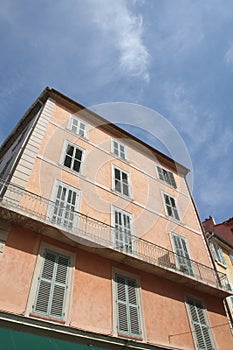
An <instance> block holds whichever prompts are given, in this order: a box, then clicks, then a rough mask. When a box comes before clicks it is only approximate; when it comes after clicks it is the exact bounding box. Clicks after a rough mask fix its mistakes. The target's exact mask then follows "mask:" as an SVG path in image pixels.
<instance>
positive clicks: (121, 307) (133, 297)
mask: <svg viewBox="0 0 233 350" xmlns="http://www.w3.org/2000/svg"><path fill="white" fill-rule="evenodd" d="M116 304H117V318H118V333H125V334H128V335H132V336H140V335H141V330H140V320H139V305H138V299H137V284H136V280H134V279H130V278H127V277H123V276H120V275H118V274H117V275H116Z"/></svg>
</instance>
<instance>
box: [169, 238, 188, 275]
mask: <svg viewBox="0 0 233 350" xmlns="http://www.w3.org/2000/svg"><path fill="white" fill-rule="evenodd" d="M172 243H173V247H174V251H175V253H176V254H177V255H176V261H177V264H178V267H179V269H180V270H181V271H182V272H184V273H187V274H188V275H191V276H193V270H192V264H191V261H190V256H189V252H188V247H187V244H186V240H185V238H184V237H182V236H180V235H177V234H174V233H172Z"/></svg>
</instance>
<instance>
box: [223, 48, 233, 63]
mask: <svg viewBox="0 0 233 350" xmlns="http://www.w3.org/2000/svg"><path fill="white" fill-rule="evenodd" d="M224 61H225V62H226V63H227V64H229V65H232V64H233V46H232V47H231V48H230V49H229V50H228V51H227V52H226V54H225V56H224Z"/></svg>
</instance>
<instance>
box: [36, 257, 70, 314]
mask: <svg viewBox="0 0 233 350" xmlns="http://www.w3.org/2000/svg"><path fill="white" fill-rule="evenodd" d="M69 263H70V258H69V257H67V256H63V255H60V254H56V253H54V252H51V251H48V250H46V251H45V253H44V261H43V265H42V270H41V275H40V278H39V284H38V290H37V295H36V301H35V306H34V312H36V313H40V314H43V315H46V316H51V317H57V318H63V313H64V304H65V294H66V289H67V283H68V268H69Z"/></svg>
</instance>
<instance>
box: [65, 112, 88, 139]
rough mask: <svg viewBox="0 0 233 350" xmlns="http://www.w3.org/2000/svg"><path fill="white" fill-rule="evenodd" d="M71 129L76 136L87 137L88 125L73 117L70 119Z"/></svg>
mask: <svg viewBox="0 0 233 350" xmlns="http://www.w3.org/2000/svg"><path fill="white" fill-rule="evenodd" d="M69 129H70V130H71V131H72V132H73V133H75V134H76V135H79V136H82V137H86V129H87V128H86V124H85V123H83V121H81V120H79V119H77V118H76V117H74V116H73V115H72V116H71V117H70V122H69Z"/></svg>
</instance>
